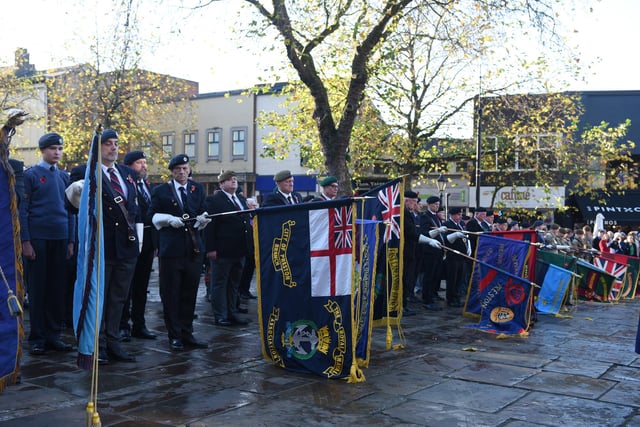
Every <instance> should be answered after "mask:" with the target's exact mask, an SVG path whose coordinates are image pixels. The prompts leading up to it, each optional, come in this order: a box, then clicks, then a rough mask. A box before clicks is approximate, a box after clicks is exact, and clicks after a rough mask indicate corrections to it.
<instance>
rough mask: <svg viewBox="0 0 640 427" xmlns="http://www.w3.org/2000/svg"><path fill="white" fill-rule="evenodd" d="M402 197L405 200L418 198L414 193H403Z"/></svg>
mask: <svg viewBox="0 0 640 427" xmlns="http://www.w3.org/2000/svg"><path fill="white" fill-rule="evenodd" d="M404 197H405V199H417V198H418V193H416V192H415V191H411V190H409V191H405V192H404Z"/></svg>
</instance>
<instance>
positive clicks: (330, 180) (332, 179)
mask: <svg viewBox="0 0 640 427" xmlns="http://www.w3.org/2000/svg"><path fill="white" fill-rule="evenodd" d="M334 182H338V178H336V177H335V176H328V177H326V178H325V179H323V180H322V181H320V186H321V187H326V186H327V185H329V184H333V183H334Z"/></svg>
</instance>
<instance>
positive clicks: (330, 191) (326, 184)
mask: <svg viewBox="0 0 640 427" xmlns="http://www.w3.org/2000/svg"><path fill="white" fill-rule="evenodd" d="M320 187H322V189H321V190H320V194H319V195H318V196H317V197H316V198H314V199H313V201H314V202H324V201H326V200H333V199H335V198H336V196H337V195H338V188H339V186H338V178H336V177H335V176H328V177H326V178H325V179H323V180H322V181H320Z"/></svg>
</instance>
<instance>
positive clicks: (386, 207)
mask: <svg viewBox="0 0 640 427" xmlns="http://www.w3.org/2000/svg"><path fill="white" fill-rule="evenodd" d="M403 183H404V180H403V178H397V179H394V180H393V181H389V182H387V183H386V184H384V185H381V186H379V187H376V188H374V189H372V190H369V191H367V192H366V193H365V194H363V195H362V196H365V197H369V198H368V199H366V200H365V201H364V203H363V204H360V203H359V204H358V218H364V219H369V220H374V221H380V223H379V226H378V227H379V228H380V231H379V234H380V236H382V240H381V242H380V243H379V245H378V265H377V277H375V278H374V279H375V299H374V306H373V325H374V326H388V325H389V324H395V325H399V324H400V317H401V314H402V262H401V254H402V251H403V249H404V240H403V239H402V238H401V236H402V232H401V230H402V227H404V209H403V208H402V202H403V195H404V192H403V189H404V184H403Z"/></svg>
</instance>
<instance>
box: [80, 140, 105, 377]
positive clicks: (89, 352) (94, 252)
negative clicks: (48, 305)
mask: <svg viewBox="0 0 640 427" xmlns="http://www.w3.org/2000/svg"><path fill="white" fill-rule="evenodd" d="M101 172H102V169H101V166H100V141H99V137H98V135H95V136H94V138H93V141H92V143H91V149H90V151H89V160H88V161H87V170H86V172H85V177H84V186H83V188H82V195H81V198H80V208H79V212H78V270H77V276H76V282H75V286H74V292H73V325H74V331H75V335H76V340H77V341H78V360H77V363H78V367H80V368H83V369H90V368H91V366H92V362H93V355H94V353H95V351H96V348H95V343H96V342H97V331H98V330H99V329H100V322H101V320H102V308H103V306H104V239H103V233H102V221H101V213H102V197H101V191H100V186H101V185H102V179H101Z"/></svg>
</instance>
